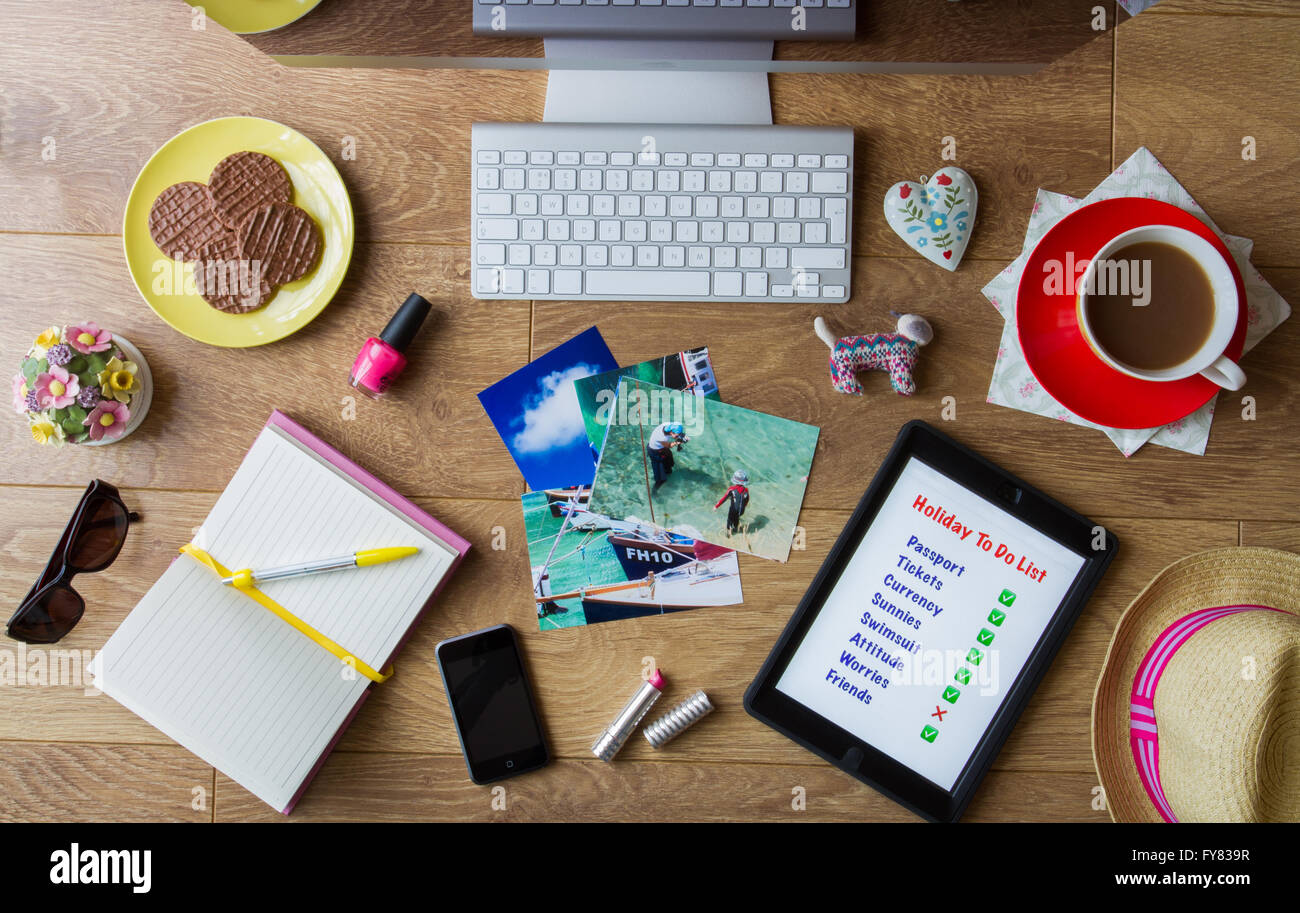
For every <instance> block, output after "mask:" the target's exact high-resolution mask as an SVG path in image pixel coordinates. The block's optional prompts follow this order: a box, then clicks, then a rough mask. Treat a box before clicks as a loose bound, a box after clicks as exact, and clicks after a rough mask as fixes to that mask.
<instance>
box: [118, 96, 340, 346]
mask: <svg viewBox="0 0 1300 913" xmlns="http://www.w3.org/2000/svg"><path fill="white" fill-rule="evenodd" d="M245 149H247V150H251V151H253V152H263V153H265V154H267V155H269V156H271V157H272V158H273V159H275V160H276V161H277V162H279V163H280V164H281V165H282V166H284V170H285V171H286V172H288V174H289V178H290V179H291V180H292V181H293V202H294V204H295V205H297V206H300V207H302V208H303V209H305V210H307V212H309V213H311V215H312V218H314V219H315V220H316V224H318V225H319V226H320V228H321V236H322V238H323V239H324V245H323V247H322V249H321V256H320V262H319V263H318V264H317V265H316V268H315V269H314V270H313V271H312V272H310V273H308V274H307V275H306V276H304V277H303V278H301V279H298V280H297V281H295V282H290V283H289V284H288V285H282V286H280V288H279V289H278V290H277V291H276V293H275V295H274V296H272V298H271V300H270V301H269V302H268V303H267V305H266V306H265V307H263V308H261V309H259V310H256V311H252V312H250V313H247V314H223V313H222V312H221V311H218V310H217V309H215V308H213V307H212V306H211V305H209V304H208V303H207V302H206V301H204V300H203V299H202V298H200V297H199V295H198V294H197V293H196V292H195V291H194V278H193V272H192V270H191V267H190V264H188V263H181V262H179V261H177V260H173V259H172V258H171V257H168V256H167V255H166V254H164V253H163V252H162V251H160V250H159V249H158V246H157V245H156V244H154V242H153V238H152V237H150V235H149V209H150V207H152V206H153V201H154V199H155V198H157V196H158V194H159V193H161V192H162V191H163V190H164V189H165V188H167V187H169V186H171V185H172V184H175V183H178V182H180V181H198V182H199V183H202V184H206V183H207V182H208V175H209V174H211V173H212V168H213V166H215V165H216V164H217V162H219V161H221V160H222V159H223V158H225V157H226V156H227V155H230V154H231V153H232V152H240V151H242V150H245ZM354 236H355V226H354V225H353V221H352V201H351V200H349V199H348V191H347V188H346V187H345V186H344V185H343V178H342V177H340V176H339V173H338V170H337V169H336V168H335V167H334V163H333V162H331V161H330V160H329V156H327V155H326V154H325V153H324V152H322V151H321V150H320V148H319V147H318V146H317V145H316V144H315V143H313V142H312V141H311V140H309V139H307V137H305V136H303V135H302V134H301V133H299V132H298V131H296V130H293V129H290V128H289V127H286V126H284V125H283V124H277V123H275V122H274V121H269V120H263V119H262V118H260V117H223V118H219V119H217V120H210V121H205V122H203V123H201V124H195V125H194V126H193V127H190V128H189V129H188V130H184V131H182V132H181V133H179V134H177V135H176V136H174V137H172V138H171V139H170V140H168V141H167V142H166V143H164V144H163V146H162V148H160V149H159V150H158V151H157V152H155V153H154V154H153V157H152V158H150V159H149V161H147V162H145V166H144V167H143V168H141V169H140V174H139V176H138V177H137V178H136V179H135V186H134V187H132V188H131V195H130V196H129V197H128V198H127V201H126V215H125V217H124V219H123V224H122V246H123V248H124V249H125V251H126V265H127V268H128V269H129V270H130V271H131V278H132V279H133V280H134V281H135V287H136V288H138V289H139V290H140V294H141V295H143V296H144V300H145V301H146V302H147V303H148V305H149V307H151V308H153V310H154V313H156V314H157V315H158V316H159V317H161V318H162V319H163V320H165V321H167V323H169V324H170V325H171V326H172V327H174V328H175V329H177V330H179V331H180V332H182V333H184V334H185V335H186V336H188V337H190V338H191V339H197V340H198V341H199V342H206V343H208V344H210V345H214V346H227V347H230V348H246V347H248V346H260V345H263V344H265V343H268V342H275V341H276V340H277V339H283V338H284V337H286V336H288V335H289V334H290V333H296V332H297V331H298V330H301V329H302V328H303V327H305V326H306V325H307V324H309V323H311V321H312V320H313V319H314V318H315V317H316V315H317V314H319V313H320V312H321V311H322V310H324V308H325V305H327V304H329V301H330V299H331V298H333V297H334V293H335V292H337V291H338V289H339V286H340V285H341V284H342V282H343V276H344V274H345V273H346V272H347V271H348V263H349V262H350V261H351V259H352V244H353V240H354Z"/></svg>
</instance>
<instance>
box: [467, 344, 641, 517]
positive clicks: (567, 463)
mask: <svg viewBox="0 0 1300 913" xmlns="http://www.w3.org/2000/svg"><path fill="white" fill-rule="evenodd" d="M617 367H618V363H617V362H616V361H614V356H613V355H612V354H611V353H610V351H609V346H607V345H605V340H604V339H603V338H601V335H600V331H599V330H597V329H596V328H595V327H592V328H591V329H589V330H586V331H585V332H582V333H579V334H578V335H577V336H575V337H573V338H572V339H570V340H569V341H568V342H565V343H562V344H561V345H559V346H556V347H555V348H554V349H552V350H551V351H549V352H547V353H546V354H545V355H543V356H541V357H540V358H537V359H535V360H534V361H532V362H531V363H529V364H527V365H525V366H524V367H522V368H520V369H519V370H518V371H516V372H515V373H514V374H511V375H510V376H509V377H506V378H504V379H502V380H499V381H497V382H496V383H495V384H493V385H492V386H490V387H488V388H487V389H486V390H484V391H482V392H481V393H479V395H478V399H479V402H480V403H482V404H483V409H484V411H486V412H487V414H488V418H490V419H491V420H492V424H493V425H494V426H496V429H497V434H499V435H501V440H502V441H504V442H505V445H506V448H507V449H508V450H509V451H510V455H511V456H512V457H514V459H515V463H516V465H518V466H519V471H520V472H522V473H523V474H524V481H526V482H527V483H528V487H529V488H531V489H532V490H533V491H540V490H541V489H543V488H563V487H565V486H568V485H590V484H591V482H592V479H593V478H594V476H595V471H596V469H595V466H594V465H593V463H592V458H591V447H590V445H589V444H588V442H587V434H586V430H585V427H584V425H583V421H582V411H581V410H580V409H579V408H578V397H577V393H576V392H575V391H574V388H573V382H574V381H575V380H577V379H578V378H580V377H588V376H590V375H592V374H602V373H604V372H605V371H612V370H614V369H615V368H617Z"/></svg>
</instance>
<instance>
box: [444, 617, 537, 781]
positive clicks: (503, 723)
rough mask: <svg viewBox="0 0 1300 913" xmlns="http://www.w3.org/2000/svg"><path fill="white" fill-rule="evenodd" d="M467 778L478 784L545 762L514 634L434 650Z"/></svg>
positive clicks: (482, 636) (491, 633)
mask: <svg viewBox="0 0 1300 913" xmlns="http://www.w3.org/2000/svg"><path fill="white" fill-rule="evenodd" d="M438 664H439V666H440V667H441V669H442V677H443V683H444V684H445V685H446V688H447V695H448V698H449V700H450V701H451V710H452V715H453V716H454V717H455V722H456V728H457V730H458V732H459V734H460V742H461V748H462V749H463V750H464V752H465V762H466V764H467V765H468V766H469V771H470V776H471V777H472V778H473V779H474V781H475V782H479V783H483V782H487V781H489V780H497V779H500V778H502V777H508V776H513V775H514V774H517V773H523V772H524V771H526V770H533V769H534V768H537V767H540V766H542V765H543V764H545V763H546V760H547V754H546V745H545V741H544V740H543V738H542V730H541V725H540V723H539V722H538V719H537V711H536V708H535V707H534V705H533V697H532V692H531V690H530V689H529V687H528V680H527V678H526V677H525V675H524V668H523V663H522V662H521V660H520V657H519V650H518V647H517V645H516V643H515V638H514V632H513V631H511V629H510V628H509V627H507V626H504V625H502V626H499V627H495V628H488V629H487V630H485V631H479V632H476V633H474V634H467V635H465V636H463V637H458V638H455V639H453V640H449V641H444V642H443V643H441V644H439V645H438Z"/></svg>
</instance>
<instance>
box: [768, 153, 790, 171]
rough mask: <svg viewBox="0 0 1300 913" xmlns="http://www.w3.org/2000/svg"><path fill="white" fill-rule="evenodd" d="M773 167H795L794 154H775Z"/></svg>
mask: <svg viewBox="0 0 1300 913" xmlns="http://www.w3.org/2000/svg"><path fill="white" fill-rule="evenodd" d="M772 167H773V168H793V167H794V156H793V155H788V154H785V153H781V154H778V155H774V156H772Z"/></svg>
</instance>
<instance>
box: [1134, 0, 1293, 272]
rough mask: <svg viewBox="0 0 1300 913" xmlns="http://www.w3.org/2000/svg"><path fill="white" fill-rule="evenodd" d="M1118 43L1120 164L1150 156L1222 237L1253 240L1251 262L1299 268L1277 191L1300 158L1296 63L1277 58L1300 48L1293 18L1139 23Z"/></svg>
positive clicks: (1144, 19)
mask: <svg viewBox="0 0 1300 913" xmlns="http://www.w3.org/2000/svg"><path fill="white" fill-rule="evenodd" d="M1163 6H1164V4H1160V6H1158V7H1155V9H1160V8H1162V7H1163ZM1200 6H1202V5H1200V4H1198V8H1199V7H1200ZM1204 6H1206V7H1214V6H1216V4H1204ZM1290 7H1291V9H1292V11H1293V12H1294V11H1295V9H1296V7H1295V4H1290ZM1116 45H1117V46H1116V61H1115V140H1114V144H1115V156H1116V161H1120V160H1122V159H1124V158H1126V157H1127V156H1128V155H1129V154H1130V153H1131V152H1132V151H1133V150H1134V149H1136V148H1137V147H1138V146H1142V145H1145V146H1147V147H1149V148H1150V149H1151V151H1152V152H1154V153H1155V154H1156V156H1157V157H1158V158H1159V159H1160V161H1161V162H1162V163H1163V164H1164V165H1165V167H1166V168H1168V169H1169V171H1170V172H1171V173H1172V174H1173V175H1175V176H1176V177H1177V178H1178V179H1179V180H1180V181H1181V182H1182V183H1183V185H1184V186H1185V187H1186V188H1187V190H1188V192H1190V193H1191V194H1192V196H1194V197H1195V198H1196V200H1197V202H1199V203H1200V204H1201V206H1203V207H1204V208H1205V210H1206V212H1208V213H1209V214H1210V216H1211V217H1212V218H1213V219H1214V220H1215V221H1216V222H1217V223H1218V224H1219V226H1220V227H1221V228H1223V229H1224V230H1225V231H1228V232H1231V233H1233V234H1237V235H1245V236H1246V237H1249V238H1254V239H1255V252H1254V260H1255V262H1256V263H1257V264H1260V265H1265V266H1288V267H1293V266H1298V265H1300V257H1298V256H1297V253H1296V249H1295V244H1294V240H1293V236H1292V234H1291V230H1290V221H1291V213H1292V195H1291V194H1290V193H1289V192H1286V191H1284V190H1281V189H1280V188H1289V187H1294V184H1295V179H1294V177H1293V165H1294V163H1295V160H1296V157H1297V154H1298V153H1300V111H1298V110H1297V109H1296V106H1295V105H1294V104H1289V103H1287V102H1286V101H1285V100H1287V99H1294V98H1296V97H1297V96H1298V95H1300V55H1297V54H1294V53H1282V52H1279V49H1281V48H1292V49H1293V48H1295V47H1297V46H1300V18H1295V17H1290V18H1253V17H1243V16H1232V17H1219V16H1201V15H1196V16H1191V15H1187V16H1174V15H1165V16H1150V17H1148V16H1145V15H1143V16H1138V17H1136V18H1135V19H1133V20H1132V21H1131V22H1127V23H1125V24H1124V26H1123V27H1122V28H1121V29H1119V30H1117V33H1116ZM1211 49H1212V50H1211ZM1172 73H1177V74H1178V77H1177V78H1176V79H1173V78H1170V74H1172ZM1248 136H1249V137H1254V140H1255V144H1256V158H1255V159H1254V160H1245V159H1243V158H1242V155H1243V140H1244V138H1245V137H1248ZM1270 188H1277V189H1276V190H1270Z"/></svg>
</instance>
